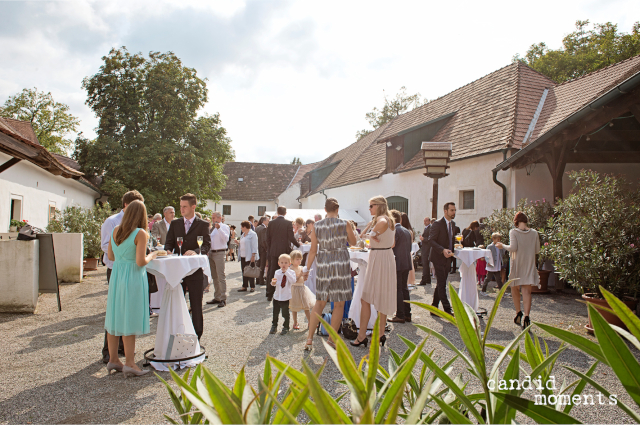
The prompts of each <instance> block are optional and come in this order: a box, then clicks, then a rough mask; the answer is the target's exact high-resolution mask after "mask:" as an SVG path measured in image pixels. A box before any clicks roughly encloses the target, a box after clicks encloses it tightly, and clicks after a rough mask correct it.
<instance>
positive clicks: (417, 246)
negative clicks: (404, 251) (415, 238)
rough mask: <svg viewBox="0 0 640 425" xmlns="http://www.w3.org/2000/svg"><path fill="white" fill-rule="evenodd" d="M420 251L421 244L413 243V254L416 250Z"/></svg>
mask: <svg viewBox="0 0 640 425" xmlns="http://www.w3.org/2000/svg"><path fill="white" fill-rule="evenodd" d="M418 251H420V245H418V243H417V242H414V243H412V244H411V255H412V256H413V255H414V254H415V253H416V252H418Z"/></svg>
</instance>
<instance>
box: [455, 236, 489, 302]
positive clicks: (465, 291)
mask: <svg viewBox="0 0 640 425" xmlns="http://www.w3.org/2000/svg"><path fill="white" fill-rule="evenodd" d="M455 256H456V258H458V259H459V260H460V288H459V289H458V295H459V296H460V300H462V302H464V303H467V304H469V306H471V308H472V309H473V311H475V312H478V304H479V302H480V300H479V299H478V289H477V288H476V286H477V285H476V281H477V277H476V265H475V262H476V260H477V259H478V258H484V259H485V260H486V261H487V264H490V265H493V258H492V256H491V251H489V250H488V249H473V248H463V249H456V250H455Z"/></svg>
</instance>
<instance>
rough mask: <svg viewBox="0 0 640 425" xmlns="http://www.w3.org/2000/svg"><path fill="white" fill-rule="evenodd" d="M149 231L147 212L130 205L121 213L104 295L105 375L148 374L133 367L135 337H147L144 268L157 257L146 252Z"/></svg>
mask: <svg viewBox="0 0 640 425" xmlns="http://www.w3.org/2000/svg"><path fill="white" fill-rule="evenodd" d="M147 228H148V223H147V209H146V208H145V206H144V204H143V203H142V202H140V201H133V202H131V203H130V204H129V205H127V208H126V209H125V210H124V216H123V217H122V223H120V225H119V226H116V228H115V229H113V233H112V235H111V239H110V240H109V249H108V252H107V256H108V258H109V260H111V261H113V262H114V263H113V271H112V272H111V278H110V282H109V294H108V295H107V313H106V317H105V321H104V328H105V329H106V331H107V341H108V344H109V359H110V360H109V363H108V364H107V371H108V372H109V373H110V372H111V371H112V370H117V371H120V372H124V374H125V377H126V376H127V375H134V376H140V375H144V374H145V373H147V372H149V371H148V370H140V368H139V367H138V366H137V365H136V364H135V362H134V359H135V351H136V335H144V334H148V333H149V282H148V281H147V268H146V265H147V264H149V262H150V261H151V260H153V259H155V258H156V257H157V256H158V253H157V251H156V252H152V253H151V254H148V255H147V254H146V252H147V239H148V237H149V235H148V234H147V232H146V231H145V230H146V229H147ZM119 336H121V337H122V342H123V345H124V355H125V357H126V363H125V364H124V365H123V364H122V363H121V362H120V360H119V359H118V337H119Z"/></svg>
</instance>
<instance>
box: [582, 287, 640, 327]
mask: <svg viewBox="0 0 640 425" xmlns="http://www.w3.org/2000/svg"><path fill="white" fill-rule="evenodd" d="M595 295H596V294H584V295H582V299H583V300H585V301H586V302H588V303H589V304H593V306H594V307H595V308H596V310H598V312H599V313H600V314H602V317H603V318H604V320H606V321H607V323H609V324H611V325H616V326H619V327H621V328H623V329H626V328H627V327H626V326H625V324H624V322H623V321H622V320H620V318H618V316H616V315H615V314H611V313H609V312H608V311H605V310H602V309H601V308H598V307H607V308H611V307H610V306H609V303H608V302H607V300H605V299H602V298H595ZM622 302H624V303H625V305H626V306H627V307H629V308H630V309H632V310H633V309H634V307H635V306H636V304H637V303H638V301H637V300H629V299H627V300H622ZM584 328H585V329H586V330H587V332H589V333H590V334H593V327H592V326H591V315H590V314H589V323H587V324H586V325H584Z"/></svg>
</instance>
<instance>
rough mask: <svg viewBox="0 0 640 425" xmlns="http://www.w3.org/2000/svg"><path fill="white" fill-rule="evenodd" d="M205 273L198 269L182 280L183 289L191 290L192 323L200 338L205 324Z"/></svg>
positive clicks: (184, 290) (185, 290)
mask: <svg viewBox="0 0 640 425" xmlns="http://www.w3.org/2000/svg"><path fill="white" fill-rule="evenodd" d="M203 275H204V273H202V269H198V271H197V272H195V273H194V274H192V275H191V276H187V277H185V278H184V279H183V280H182V291H183V292H187V289H188V290H189V304H191V323H193V328H194V330H195V331H196V335H198V339H200V337H201V336H202V330H203V326H204V318H203V317H202V297H203V296H204V288H203V287H202V280H203V279H204V277H203Z"/></svg>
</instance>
